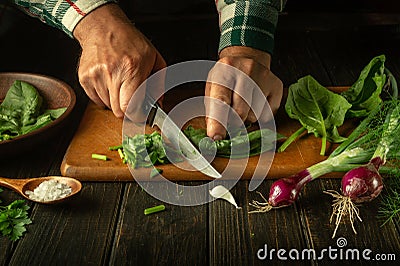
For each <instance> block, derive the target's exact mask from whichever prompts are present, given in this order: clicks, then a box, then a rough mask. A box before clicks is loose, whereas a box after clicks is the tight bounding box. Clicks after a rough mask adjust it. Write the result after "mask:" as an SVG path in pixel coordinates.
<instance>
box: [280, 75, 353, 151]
mask: <svg viewBox="0 0 400 266" xmlns="http://www.w3.org/2000/svg"><path fill="white" fill-rule="evenodd" d="M350 107H351V104H349V103H348V102H347V100H346V99H345V98H344V97H343V96H341V95H339V94H336V93H334V92H331V91H329V90H328V89H327V88H325V87H324V86H322V85H320V84H319V83H318V82H317V81H316V80H315V79H314V78H313V77H312V76H310V75H308V76H305V77H303V78H301V79H299V80H298V81H297V83H294V84H292V85H290V86H289V91H288V98H287V102H286V104H285V109H286V112H287V114H288V115H289V117H290V118H292V119H297V120H298V121H299V122H300V123H301V125H302V126H303V127H305V128H306V129H307V131H308V133H313V134H314V135H315V136H317V137H321V138H322V139H323V140H322V141H323V143H322V148H321V154H324V153H325V149H324V145H325V143H324V141H325V142H326V140H329V141H331V142H335V143H338V142H342V141H344V140H345V138H344V137H341V136H340V135H339V133H338V131H337V127H339V126H341V125H342V124H343V122H344V119H345V115H346V112H347V110H349V109H350Z"/></svg>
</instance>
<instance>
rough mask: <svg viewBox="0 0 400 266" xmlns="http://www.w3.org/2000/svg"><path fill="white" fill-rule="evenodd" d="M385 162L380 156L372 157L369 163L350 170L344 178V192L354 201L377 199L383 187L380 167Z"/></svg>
mask: <svg viewBox="0 0 400 266" xmlns="http://www.w3.org/2000/svg"><path fill="white" fill-rule="evenodd" d="M382 164H383V160H382V159H381V158H380V157H376V158H374V159H372V160H371V161H370V162H369V163H368V164H366V165H363V166H360V167H357V168H354V169H352V170H350V171H348V172H347V173H346V174H345V175H344V176H343V178H342V193H343V195H344V196H346V197H349V198H350V199H351V200H352V201H353V202H354V203H362V202H367V201H371V200H373V199H375V198H376V197H377V196H378V195H379V194H380V192H381V191H382V188H383V183H382V177H381V175H380V174H379V172H378V170H379V167H380V166H381V165H382Z"/></svg>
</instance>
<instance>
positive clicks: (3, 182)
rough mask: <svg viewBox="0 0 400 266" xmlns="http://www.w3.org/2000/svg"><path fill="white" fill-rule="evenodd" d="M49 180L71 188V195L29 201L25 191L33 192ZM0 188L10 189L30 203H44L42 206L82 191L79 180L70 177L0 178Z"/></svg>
mask: <svg viewBox="0 0 400 266" xmlns="http://www.w3.org/2000/svg"><path fill="white" fill-rule="evenodd" d="M49 180H56V181H58V182H60V183H62V184H66V185H68V186H69V187H70V188H71V193H69V194H68V195H67V196H65V197H63V198H60V199H56V200H50V201H38V200H34V199H31V198H30V197H29V196H28V195H27V194H26V191H33V190H34V189H35V188H37V187H38V186H39V185H40V184H41V183H42V182H44V181H49ZM0 186H3V187H6V188H10V189H12V190H14V191H16V192H18V193H19V194H21V195H22V196H23V197H24V198H26V199H27V200H30V201H34V202H37V203H44V204H53V203H58V202H61V201H64V200H67V199H69V198H70V197H72V196H74V195H75V194H77V193H78V192H79V191H81V189H82V184H81V182H79V180H77V179H75V178H71V177H64V176H46V177H36V178H26V179H13V178H4V177H0Z"/></svg>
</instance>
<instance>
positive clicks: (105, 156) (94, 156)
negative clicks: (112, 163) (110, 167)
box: [92, 153, 108, 161]
mask: <svg viewBox="0 0 400 266" xmlns="http://www.w3.org/2000/svg"><path fill="white" fill-rule="evenodd" d="M92 159H97V160H102V161H107V160H108V158H107V155H103V154H97V153H93V154H92Z"/></svg>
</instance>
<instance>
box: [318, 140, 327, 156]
mask: <svg viewBox="0 0 400 266" xmlns="http://www.w3.org/2000/svg"><path fill="white" fill-rule="evenodd" d="M325 151H326V136H323V137H322V143H321V151H320V152H319V154H320V155H322V156H324V155H325Z"/></svg>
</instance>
